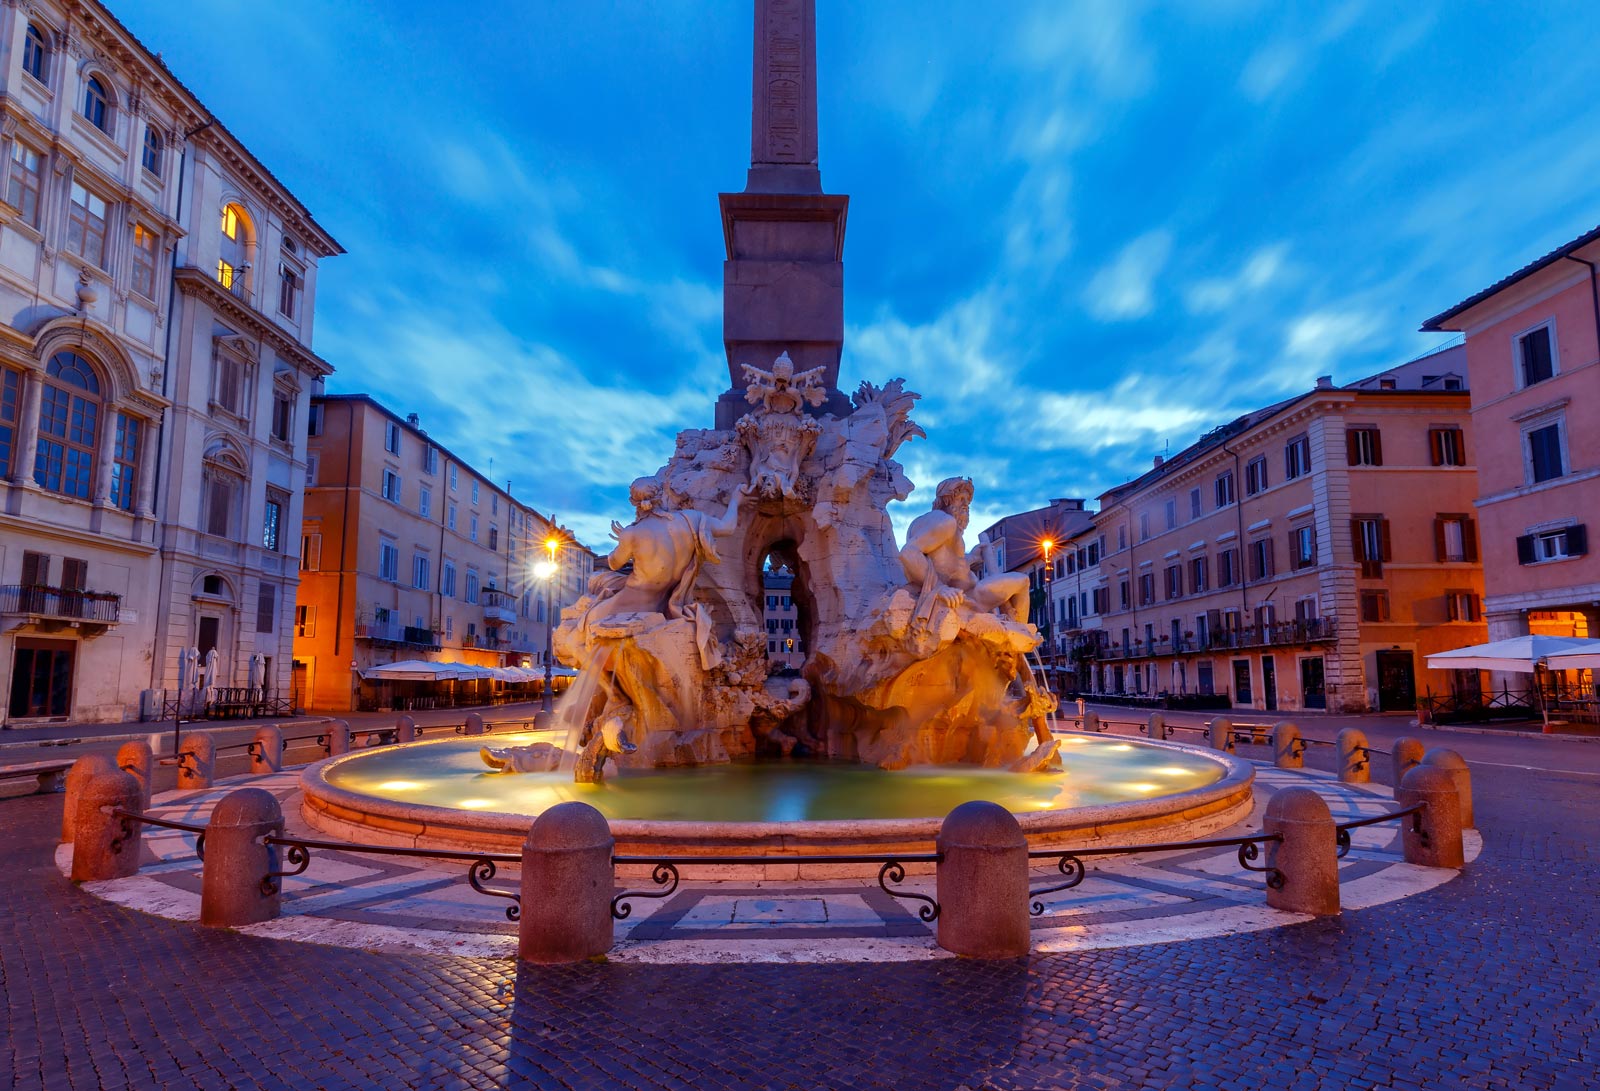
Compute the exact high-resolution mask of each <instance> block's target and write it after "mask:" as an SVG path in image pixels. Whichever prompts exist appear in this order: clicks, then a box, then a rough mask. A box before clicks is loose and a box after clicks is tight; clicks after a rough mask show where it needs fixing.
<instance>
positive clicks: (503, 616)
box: [483, 587, 517, 625]
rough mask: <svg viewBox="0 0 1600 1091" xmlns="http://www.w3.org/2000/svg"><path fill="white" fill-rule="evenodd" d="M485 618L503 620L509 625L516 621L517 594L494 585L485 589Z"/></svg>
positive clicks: (487, 619)
mask: <svg viewBox="0 0 1600 1091" xmlns="http://www.w3.org/2000/svg"><path fill="white" fill-rule="evenodd" d="M483 619H484V620H485V621H501V622H505V623H506V624H508V625H509V624H511V623H512V622H514V621H516V620H517V599H516V596H515V595H512V594H510V593H509V592H506V591H497V590H495V589H494V588H493V587H490V588H488V589H487V590H485V591H484V592H483Z"/></svg>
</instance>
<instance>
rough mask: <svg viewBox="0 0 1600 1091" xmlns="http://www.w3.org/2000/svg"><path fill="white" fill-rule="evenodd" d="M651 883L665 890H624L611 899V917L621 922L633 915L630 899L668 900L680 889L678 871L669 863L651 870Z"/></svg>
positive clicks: (660, 864)
mask: <svg viewBox="0 0 1600 1091" xmlns="http://www.w3.org/2000/svg"><path fill="white" fill-rule="evenodd" d="M650 881H651V882H653V883H655V884H656V885H657V886H659V887H665V888H666V889H664V890H624V891H622V892H621V893H619V894H618V895H617V896H616V897H615V898H612V899H611V916H612V917H614V918H615V919H617V920H619V921H625V920H627V919H628V918H629V917H630V916H632V915H633V906H631V905H629V904H628V899H629V898H667V897H670V896H671V895H672V893H673V892H674V891H676V890H677V889H678V869H677V867H676V866H674V865H672V864H667V863H659V864H656V865H655V866H654V867H653V868H651V869H650Z"/></svg>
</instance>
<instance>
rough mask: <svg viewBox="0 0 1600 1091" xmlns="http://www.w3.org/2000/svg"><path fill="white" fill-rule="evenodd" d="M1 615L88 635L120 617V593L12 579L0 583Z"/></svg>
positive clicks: (110, 624)
mask: <svg viewBox="0 0 1600 1091" xmlns="http://www.w3.org/2000/svg"><path fill="white" fill-rule="evenodd" d="M0 616H4V617H7V618H17V619H20V621H19V623H20V624H29V623H31V624H36V625H40V626H42V627H45V628H52V629H55V628H64V627H70V628H74V629H85V630H87V631H88V633H89V634H90V635H97V634H99V633H103V632H105V631H106V630H107V629H109V628H110V627H111V626H113V625H115V624H117V623H118V622H119V621H121V620H122V596H121V595H115V594H112V593H111V592H109V591H82V590H78V589H77V588H72V587H46V586H44V585H43V584H15V583H13V584H7V585H6V586H4V587H0Z"/></svg>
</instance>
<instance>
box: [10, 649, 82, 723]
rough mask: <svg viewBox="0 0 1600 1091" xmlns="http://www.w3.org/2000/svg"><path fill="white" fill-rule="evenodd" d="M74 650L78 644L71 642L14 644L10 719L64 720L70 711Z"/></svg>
mask: <svg viewBox="0 0 1600 1091" xmlns="http://www.w3.org/2000/svg"><path fill="white" fill-rule="evenodd" d="M76 651H77V645H76V644H75V643H73V642H72V641H70V640H22V639H19V640H18V641H17V652H16V658H15V659H13V660H12V664H11V704H10V715H11V717H12V718H13V719H46V718H48V719H58V720H64V719H66V717H67V714H68V713H70V712H71V711H72V667H73V659H74V657H75V653H76Z"/></svg>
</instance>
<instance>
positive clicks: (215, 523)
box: [200, 444, 245, 540]
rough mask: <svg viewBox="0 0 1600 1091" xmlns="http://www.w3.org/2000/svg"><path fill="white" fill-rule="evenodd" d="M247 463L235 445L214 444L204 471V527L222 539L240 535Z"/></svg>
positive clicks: (201, 504)
mask: <svg viewBox="0 0 1600 1091" xmlns="http://www.w3.org/2000/svg"><path fill="white" fill-rule="evenodd" d="M244 473H245V469H244V463H243V461H242V460H241V459H240V457H239V455H238V454H237V453H236V452H234V451H233V450H232V449H231V448H227V447H224V446H222V445H220V444H217V445H213V447H212V449H211V450H208V451H207V452H206V456H205V466H204V468H203V469H202V471H201V478H202V489H201V496H200V506H201V509H202V510H201V515H200V518H201V522H200V525H201V527H202V528H203V529H204V530H205V532H206V533H207V534H214V535H216V536H217V537H219V538H231V539H234V540H238V537H239V526H240V522H239V509H240V504H241V502H242V501H243V499H244Z"/></svg>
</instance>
